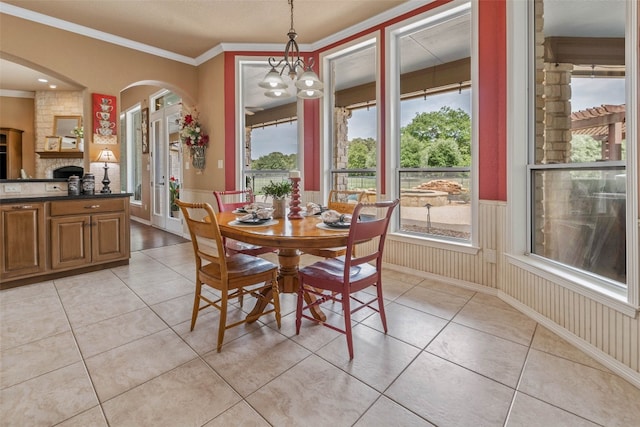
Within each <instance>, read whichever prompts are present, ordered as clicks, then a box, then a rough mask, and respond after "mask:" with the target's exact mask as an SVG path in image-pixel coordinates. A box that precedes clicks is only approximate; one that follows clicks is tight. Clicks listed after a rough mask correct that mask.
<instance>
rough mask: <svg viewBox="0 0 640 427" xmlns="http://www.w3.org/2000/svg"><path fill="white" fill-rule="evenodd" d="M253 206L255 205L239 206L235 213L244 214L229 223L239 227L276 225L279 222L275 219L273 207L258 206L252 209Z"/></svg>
mask: <svg viewBox="0 0 640 427" xmlns="http://www.w3.org/2000/svg"><path fill="white" fill-rule="evenodd" d="M252 207H254V206H253V205H248V206H245V207H243V208H238V209H236V210H234V211H233V213H235V214H243V213H244V215H242V216H239V217H237V218H236V219H234V220H233V221H230V222H229V225H233V226H238V227H256V226H268V225H274V224H277V223H278V220H276V219H273V209H272V208H262V207H256V209H254V210H250V209H252ZM242 211H244V212H242Z"/></svg>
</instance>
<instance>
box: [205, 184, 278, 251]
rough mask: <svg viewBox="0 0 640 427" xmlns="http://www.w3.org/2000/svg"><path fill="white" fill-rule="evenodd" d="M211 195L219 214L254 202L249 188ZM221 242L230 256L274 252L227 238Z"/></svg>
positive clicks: (272, 249)
mask: <svg viewBox="0 0 640 427" xmlns="http://www.w3.org/2000/svg"><path fill="white" fill-rule="evenodd" d="M213 195H214V196H215V198H216V203H217V204H218V211H219V212H230V211H233V210H236V209H240V208H242V207H244V206H246V205H248V204H250V203H254V202H255V197H254V195H253V192H252V191H251V189H250V188H247V189H246V190H227V191H214V192H213ZM223 240H224V246H225V248H226V249H227V253H228V254H230V255H233V254H247V255H253V256H258V255H262V254H267V253H271V252H276V249H275V248H267V247H263V246H254V245H251V244H249V243H244V242H239V241H237V240H233V239H227V238H223Z"/></svg>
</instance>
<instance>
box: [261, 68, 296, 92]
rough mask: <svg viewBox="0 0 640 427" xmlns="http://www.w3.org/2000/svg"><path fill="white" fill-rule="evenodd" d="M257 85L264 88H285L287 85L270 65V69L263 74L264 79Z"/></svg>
mask: <svg viewBox="0 0 640 427" xmlns="http://www.w3.org/2000/svg"><path fill="white" fill-rule="evenodd" d="M258 86H260V87H262V88H265V89H286V88H287V87H288V86H289V85H288V84H286V83H285V82H284V80H282V76H281V75H280V73H278V71H276V69H275V68H273V67H272V68H271V71H269V72H268V73H267V75H266V76H264V79H262V81H261V82H260V83H258Z"/></svg>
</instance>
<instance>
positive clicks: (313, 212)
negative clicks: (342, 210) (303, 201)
mask: <svg viewBox="0 0 640 427" xmlns="http://www.w3.org/2000/svg"><path fill="white" fill-rule="evenodd" d="M328 210H329V208H328V207H326V206H322V205H319V204H317V203H312V202H309V203H307V206H306V210H305V211H304V212H302V216H320V214H322V212H325V211H328Z"/></svg>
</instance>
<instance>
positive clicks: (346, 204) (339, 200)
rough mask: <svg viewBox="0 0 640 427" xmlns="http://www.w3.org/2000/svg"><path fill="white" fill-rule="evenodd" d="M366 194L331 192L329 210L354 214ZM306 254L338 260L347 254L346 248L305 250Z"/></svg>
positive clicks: (328, 202) (362, 192)
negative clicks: (337, 258)
mask: <svg viewBox="0 0 640 427" xmlns="http://www.w3.org/2000/svg"><path fill="white" fill-rule="evenodd" d="M365 195H366V193H365V192H364V191H358V190H331V191H330V192H329V199H328V200H327V209H332V210H334V211H338V212H340V213H343V214H353V210H354V209H355V207H356V204H358V203H360V202H361V201H362V199H363V198H364V196H365ZM302 251H303V252H304V253H305V254H309V255H315V256H318V257H322V258H336V257H339V256H343V255H344V254H346V253H347V248H346V247H344V246H340V247H335V248H316V249H303V250H302Z"/></svg>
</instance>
